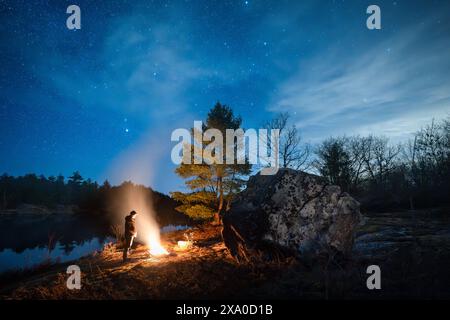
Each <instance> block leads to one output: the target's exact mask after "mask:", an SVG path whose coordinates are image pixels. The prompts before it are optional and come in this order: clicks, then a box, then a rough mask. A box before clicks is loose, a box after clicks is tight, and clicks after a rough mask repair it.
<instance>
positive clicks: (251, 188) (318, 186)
mask: <svg viewBox="0 0 450 320" xmlns="http://www.w3.org/2000/svg"><path fill="white" fill-rule="evenodd" d="M360 217H361V215H360V211H359V203H358V202H357V201H356V200H355V199H353V198H352V197H351V196H350V195H348V194H347V193H345V192H341V189H340V187H338V186H333V185H328V184H326V183H325V181H324V180H323V179H322V178H321V177H318V176H314V175H311V174H307V173H304V172H301V171H296V170H292V169H280V170H279V171H278V173H277V174H276V175H273V176H262V175H260V174H257V175H255V176H252V177H250V179H249V181H248V184H247V188H246V189H245V190H244V191H242V192H241V193H239V194H238V195H237V196H236V198H235V200H234V201H233V203H232V205H231V210H230V211H229V212H227V213H226V214H225V215H224V218H223V230H222V236H223V239H224V242H225V245H226V246H227V248H228V249H229V251H230V253H231V254H232V255H233V256H234V257H235V258H236V259H237V260H238V261H251V260H253V259H261V258H263V259H274V258H276V257H277V256H278V255H280V254H281V255H283V256H285V255H286V254H288V255H300V256H305V255H309V254H320V253H321V252H329V250H333V251H337V252H339V253H342V254H344V255H346V254H348V253H350V251H351V248H352V245H353V232H354V229H355V227H356V226H357V225H358V223H359V221H360Z"/></svg>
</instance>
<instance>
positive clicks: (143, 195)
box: [118, 185, 161, 249]
mask: <svg viewBox="0 0 450 320" xmlns="http://www.w3.org/2000/svg"><path fill="white" fill-rule="evenodd" d="M120 198H122V201H123V205H122V206H118V208H119V212H118V214H121V215H122V216H124V215H125V214H128V213H129V212H131V211H132V210H134V211H136V212H137V213H138V216H137V217H136V228H137V232H138V236H137V240H138V241H140V242H143V243H145V244H146V245H147V246H149V247H150V248H151V249H153V248H155V247H158V246H160V241H161V239H160V230H159V226H158V223H157V221H156V213H155V210H154V206H153V201H152V195H151V192H150V191H149V190H148V189H147V188H145V187H144V186H136V187H131V185H130V186H127V187H126V188H124V190H123V192H122V193H121V195H120ZM122 220H123V219H122Z"/></svg>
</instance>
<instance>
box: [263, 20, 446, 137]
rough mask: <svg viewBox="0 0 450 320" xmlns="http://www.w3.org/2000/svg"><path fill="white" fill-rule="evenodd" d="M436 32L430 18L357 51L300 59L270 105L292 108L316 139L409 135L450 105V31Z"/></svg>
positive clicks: (281, 108)
mask: <svg viewBox="0 0 450 320" xmlns="http://www.w3.org/2000/svg"><path fill="white" fill-rule="evenodd" d="M433 36H436V34H435V33H434V30H433V28H432V22H430V21H429V22H428V23H427V24H420V25H418V26H415V27H411V28H407V29H404V30H403V31H401V32H399V33H397V34H396V35H395V36H392V37H390V38H388V39H385V40H383V41H382V42H380V43H377V44H374V45H373V46H370V45H369V46H364V48H369V49H367V50H365V51H361V52H359V54H358V53H357V54H347V52H346V51H343V50H342V49H340V48H337V47H336V48H331V50H330V51H329V52H332V54H329V55H326V56H324V55H320V57H318V58H315V59H312V60H309V61H301V62H300V64H299V65H300V66H299V68H298V70H297V72H296V73H295V74H294V75H293V76H291V77H290V78H289V79H287V80H286V81H284V82H282V83H281V84H280V86H279V88H278V90H277V92H276V94H275V95H274V96H273V100H272V103H271V107H270V108H269V110H270V111H290V112H291V113H292V114H293V115H294V118H295V121H296V122H297V125H298V126H299V127H300V128H302V131H303V132H304V133H305V135H306V136H307V138H308V139H311V140H313V141H314V140H319V139H322V138H324V137H327V136H329V135H336V134H368V133H375V134H384V135H387V136H390V137H392V138H393V139H400V140H401V139H405V138H406V137H407V136H408V135H409V134H410V133H411V132H413V131H415V130H417V129H418V128H419V127H420V126H421V125H422V124H424V122H426V121H429V120H430V119H431V118H432V117H443V116H445V115H447V114H448V113H449V112H450V60H449V59H448V57H449V53H450V36H449V35H448V34H447V35H445V36H444V39H443V38H442V37H436V39H430V37H431V38H432V37H433ZM444 40H445V41H444ZM341 47H342V46H341Z"/></svg>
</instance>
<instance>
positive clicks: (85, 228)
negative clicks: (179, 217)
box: [0, 214, 189, 273]
mask: <svg viewBox="0 0 450 320" xmlns="http://www.w3.org/2000/svg"><path fill="white" fill-rule="evenodd" d="M188 228H189V226H186V225H183V226H178V225H167V226H164V227H162V228H161V233H165V232H172V231H177V230H185V229H188ZM104 229H105V228H104V227H102V226H100V225H96V224H95V223H93V222H92V221H90V222H88V221H86V220H82V219H81V218H79V217H77V216H75V215H57V214H50V215H36V214H29V215H27V214H20V215H17V214H12V215H2V216H0V230H2V231H3V232H2V233H1V234H0V273H2V272H5V271H10V270H24V269H29V268H33V267H35V266H37V265H39V264H41V263H44V262H48V261H51V262H68V261H72V260H77V259H79V258H81V257H83V256H86V255H90V254H92V253H94V252H96V251H99V250H102V248H103V247H104V245H105V244H106V243H109V242H114V241H115V239H114V238H112V237H110V236H108V235H107V233H106V232H105V230H104Z"/></svg>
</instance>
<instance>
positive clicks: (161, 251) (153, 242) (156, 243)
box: [147, 232, 169, 256]
mask: <svg viewBox="0 0 450 320" xmlns="http://www.w3.org/2000/svg"><path fill="white" fill-rule="evenodd" d="M147 243H148V247H149V250H148V252H149V253H150V254H151V255H152V256H163V255H168V254H169V252H168V251H167V250H166V249H165V248H164V247H163V246H162V244H161V240H160V237H159V232H158V233H155V232H152V233H150V234H149V237H148V240H147Z"/></svg>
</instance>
